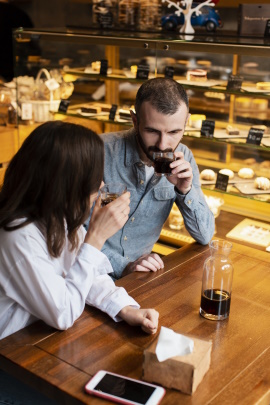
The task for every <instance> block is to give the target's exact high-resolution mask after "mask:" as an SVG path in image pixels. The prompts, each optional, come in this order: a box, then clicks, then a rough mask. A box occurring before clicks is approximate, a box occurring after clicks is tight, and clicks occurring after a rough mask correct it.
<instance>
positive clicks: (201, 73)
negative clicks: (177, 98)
mask: <svg viewBox="0 0 270 405" xmlns="http://www.w3.org/2000/svg"><path fill="white" fill-rule="evenodd" d="M186 77H187V80H190V81H197V82H206V80H207V71H206V70H204V69H191V70H188V71H187V76H186Z"/></svg>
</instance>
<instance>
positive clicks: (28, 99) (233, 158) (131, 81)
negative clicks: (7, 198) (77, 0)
mask: <svg viewBox="0 0 270 405" xmlns="http://www.w3.org/2000/svg"><path fill="white" fill-rule="evenodd" d="M14 44H15V47H14V48H15V57H16V61H17V64H16V76H17V83H16V86H17V90H18V91H17V104H18V107H19V114H18V116H19V118H18V119H19V125H18V131H19V139H20V142H21V141H22V140H23V139H24V137H25V136H27V130H26V128H27V125H25V124H28V125H29V123H30V124H31V125H33V126H35V125H39V122H40V121H42V119H39V118H37V116H38V115H37V113H33V112H34V108H35V103H39V102H42V101H44V99H42V97H45V98H46V97H47V99H46V100H45V101H47V102H48V101H52V99H54V96H53V94H54V90H49V91H48V89H47V95H45V96H44V94H43V95H37V92H36V93H33V92H32V93H31V92H29V93H28V94H27V95H25V94H23V92H22V91H21V90H20V88H21V86H23V82H24V78H25V76H27V77H32V78H36V77H37V75H39V74H40V69H44V68H45V69H46V70H47V71H48V72H52V71H57V72H60V75H61V80H63V81H64V82H65V83H72V84H73V86H74V88H73V92H72V95H71V96H70V97H69V100H68V101H69V103H68V107H66V108H59V105H61V104H62V103H61V104H60V101H61V99H63V97H62V95H61V94H60V96H59V94H58V96H57V97H58V98H57V97H56V99H57V100H58V104H57V103H56V104H57V108H55V105H54V108H52V107H53V106H52V104H50V103H49V105H50V107H51V108H49V114H52V115H50V118H53V119H64V120H70V121H76V122H81V123H83V124H84V125H87V126H89V127H91V128H93V129H94V130H96V131H97V132H99V133H101V132H108V131H111V130H121V129H123V130H124V129H127V128H128V127H130V126H131V125H132V123H131V120H130V117H129V110H130V108H133V105H134V100H135V95H136V92H137V90H138V88H139V86H140V85H141V83H142V82H143V81H144V80H147V79H149V78H152V77H157V76H164V75H167V76H173V78H174V79H175V80H177V81H179V82H180V83H182V85H183V86H184V87H185V88H186V90H187V92H188V95H189V100H190V113H191V120H190V121H189V123H188V125H187V128H186V131H185V136H184V138H183V140H182V142H183V143H185V144H186V145H187V146H188V147H189V148H190V149H191V150H192V152H193V154H194V156H195V158H196V161H197V164H198V166H199V169H200V171H202V170H204V169H211V170H213V171H214V172H215V175H217V173H218V172H219V170H220V169H224V168H226V169H229V170H231V171H233V173H234V178H233V179H230V180H229V183H228V186H227V188H226V190H225V191H224V190H222V189H220V188H217V187H216V185H217V184H216V178H215V179H214V180H211V181H209V180H208V181H206V180H203V179H202V188H203V191H204V193H205V195H206V196H208V197H209V196H211V197H217V198H219V199H221V200H222V202H223V205H222V207H221V209H222V210H223V211H227V212H233V213H239V214H240V215H244V216H249V217H250V218H255V219H259V220H265V221H269V220H270V215H269V213H270V205H269V203H270V189H266V190H263V189H259V188H256V187H255V186H254V180H255V179H256V178H257V177H265V178H268V179H269V178H270V108H269V99H270V87H269V86H270V83H269V82H270V71H269V65H270V43H269V42H268V40H267V39H263V38H239V37H229V36H215V35H200V36H194V37H193V36H184V37H183V36H175V35H174V36H173V35H171V36H170V35H168V34H166V35H165V34H164V33H156V34H153V33H148V34H147V33H136V32H132V33H127V32H120V31H118V32H115V31H111V32H110V31H98V30H96V31H95V30H87V31H86V30H79V29H77V30H69V29H57V30H46V29H42V30H33V29H31V30H17V31H16V32H15V33H14ZM194 71H195V72H196V71H197V72H198V71H199V72H201V71H203V72H204V73H203V74H204V76H203V77H196V74H195V76H194V77H192V78H191V79H190V77H189V76H188V75H187V72H194ZM45 80H47V78H45ZM239 82H240V85H239ZM35 91H36V90H35ZM31 94H32V95H31ZM34 94H35V96H34ZM33 97H34V98H35V100H34V99H33ZM54 101H55V100H54ZM25 103H26V104H28V105H29V104H32V115H31V117H30V118H29V117H28V118H27V119H23V117H22V116H21V112H22V110H23V108H24V106H23V105H24V104H25ZM39 105H42V103H39ZM113 105H114V107H115V106H116V107H115V108H116V114H115V115H114V114H110V113H112V106H113ZM66 106H67V104H66ZM40 108H41V107H40ZM46 119H48V116H46ZM200 120H201V121H202V120H203V121H205V120H207V121H212V122H214V132H213V134H210V135H209V136H208V135H207V134H205V133H203V132H202V131H201V122H200ZM254 126H255V128H254ZM31 128H32V127H31ZM251 128H252V130H251ZM230 130H231V132H232V133H230ZM233 130H236V132H237V134H235V133H234V131H233ZM254 130H255V131H254ZM257 133H258V134H259V137H258V136H257ZM254 134H255V135H256V136H255V135H254ZM258 138H259V139H258ZM243 168H248V169H252V170H253V172H254V176H253V177H252V178H251V179H246V178H244V179H243V178H240V177H239V176H238V172H239V170H240V169H243ZM219 209H220V208H219ZM219 209H218V212H219ZM172 232H174V231H172ZM173 237H174V236H173ZM186 238H187V239H186V241H187V242H189V241H190V240H189V237H188V235H186Z"/></svg>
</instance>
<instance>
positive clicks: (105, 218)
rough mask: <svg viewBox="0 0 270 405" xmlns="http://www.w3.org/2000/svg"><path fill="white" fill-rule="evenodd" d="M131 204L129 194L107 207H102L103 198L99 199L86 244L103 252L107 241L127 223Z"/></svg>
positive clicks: (86, 237)
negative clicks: (102, 249)
mask: <svg viewBox="0 0 270 405" xmlns="http://www.w3.org/2000/svg"><path fill="white" fill-rule="evenodd" d="M129 204H130V193H129V192H126V193H124V194H122V195H121V196H120V197H118V198H117V199H116V200H114V201H112V202H111V203H110V204H107V205H106V206H105V207H101V198H100V197H99V198H98V200H97V202H96V204H95V207H94V209H93V213H92V216H91V220H90V223H89V227H88V231H87V234H86V236H85V240H84V242H85V243H89V244H90V245H92V246H94V247H95V248H97V249H99V250H101V248H102V246H103V245H104V243H105V241H106V240H107V239H109V238H110V237H111V236H112V235H114V234H115V233H116V232H117V231H119V229H121V228H122V227H123V226H124V224H125V223H126V222H127V220H128V214H129V211H130V208H129Z"/></svg>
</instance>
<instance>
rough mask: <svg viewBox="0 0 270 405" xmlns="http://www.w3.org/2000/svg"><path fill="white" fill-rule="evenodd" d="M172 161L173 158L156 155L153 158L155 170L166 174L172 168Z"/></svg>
mask: <svg viewBox="0 0 270 405" xmlns="http://www.w3.org/2000/svg"><path fill="white" fill-rule="evenodd" d="M172 162H173V159H170V158H167V157H157V158H155V160H154V165H155V172H156V173H162V174H167V173H171V171H172V169H171V168H170V163H172Z"/></svg>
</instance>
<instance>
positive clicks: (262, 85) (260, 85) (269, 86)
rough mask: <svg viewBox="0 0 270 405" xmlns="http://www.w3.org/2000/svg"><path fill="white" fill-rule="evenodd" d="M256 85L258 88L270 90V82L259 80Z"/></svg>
mask: <svg viewBox="0 0 270 405" xmlns="http://www.w3.org/2000/svg"><path fill="white" fill-rule="evenodd" d="M256 87H257V89H258V90H269V91H270V82H257V83H256Z"/></svg>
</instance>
